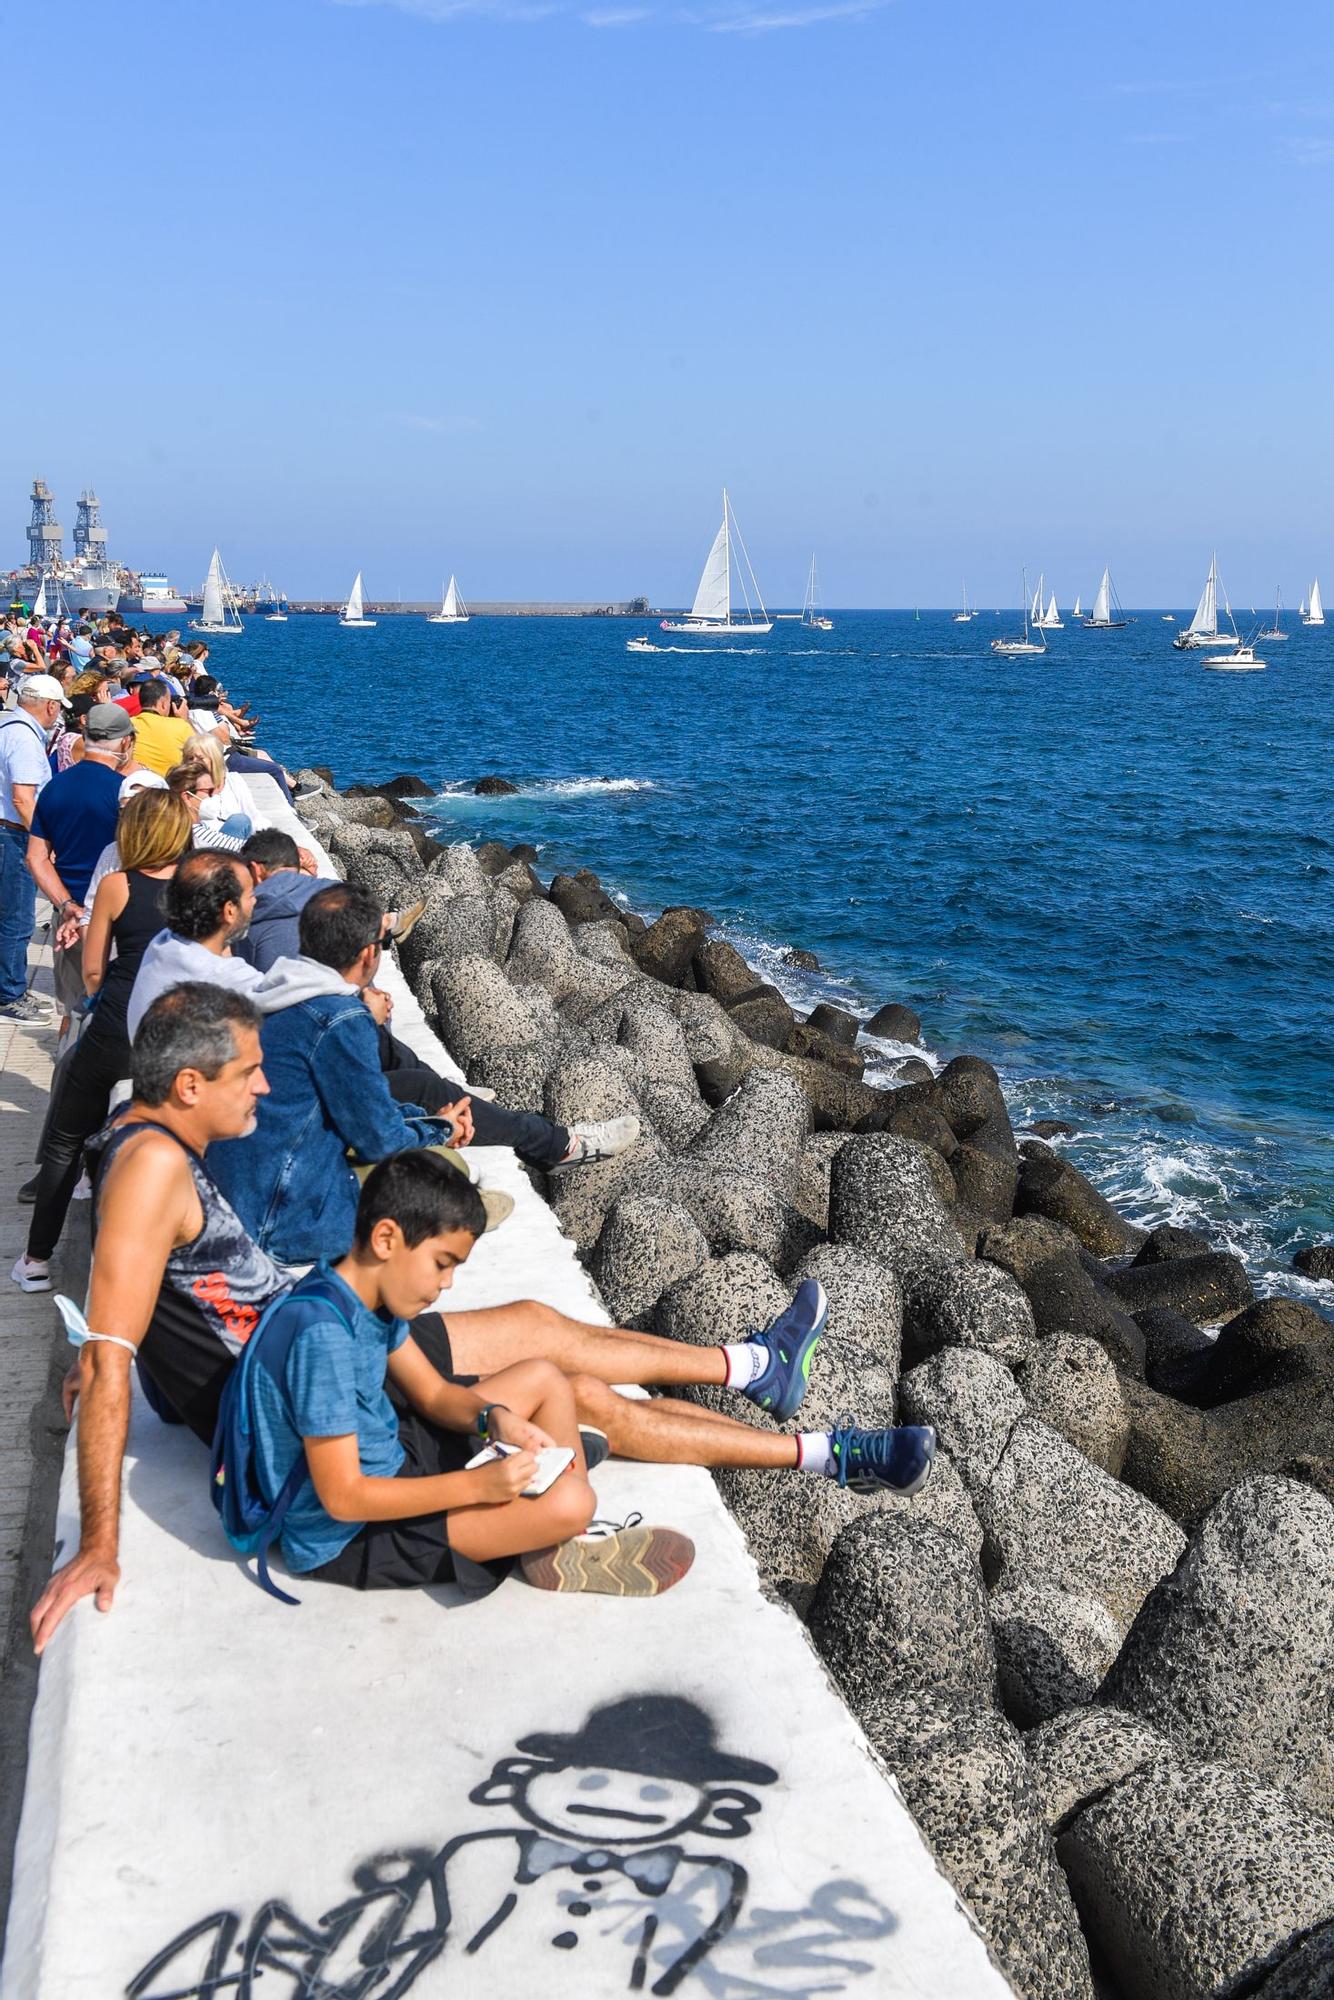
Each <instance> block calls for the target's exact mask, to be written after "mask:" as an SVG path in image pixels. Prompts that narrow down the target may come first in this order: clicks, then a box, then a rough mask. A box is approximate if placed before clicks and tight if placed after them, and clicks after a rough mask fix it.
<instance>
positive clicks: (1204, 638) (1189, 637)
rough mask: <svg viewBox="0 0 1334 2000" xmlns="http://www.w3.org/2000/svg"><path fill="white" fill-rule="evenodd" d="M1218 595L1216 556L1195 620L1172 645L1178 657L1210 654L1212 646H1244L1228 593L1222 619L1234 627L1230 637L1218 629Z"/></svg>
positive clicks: (1224, 595)
mask: <svg viewBox="0 0 1334 2000" xmlns="http://www.w3.org/2000/svg"><path fill="white" fill-rule="evenodd" d="M1218 592H1219V583H1218V557H1217V556H1216V555H1215V556H1213V557H1211V559H1210V562H1209V574H1208V576H1207V577H1206V578H1205V580H1204V589H1203V590H1202V591H1201V592H1200V601H1199V603H1198V604H1197V605H1196V606H1195V616H1194V617H1193V618H1192V619H1191V621H1190V624H1189V625H1188V626H1187V627H1186V629H1185V631H1184V632H1178V633H1177V635H1176V637H1175V638H1174V639H1173V641H1172V644H1173V645H1174V646H1175V647H1176V649H1177V651H1178V652H1179V653H1194V652H1199V651H1201V650H1203V651H1208V649H1209V647H1211V646H1219V647H1223V646H1226V647H1233V646H1239V645H1240V644H1241V634H1240V633H1239V632H1238V631H1237V627H1236V623H1235V621H1234V619H1233V617H1232V606H1231V605H1230V604H1229V603H1228V601H1227V592H1226V591H1224V592H1223V615H1224V616H1225V618H1226V619H1227V621H1228V623H1229V625H1231V626H1232V631H1231V633H1227V632H1220V631H1219V629H1218Z"/></svg>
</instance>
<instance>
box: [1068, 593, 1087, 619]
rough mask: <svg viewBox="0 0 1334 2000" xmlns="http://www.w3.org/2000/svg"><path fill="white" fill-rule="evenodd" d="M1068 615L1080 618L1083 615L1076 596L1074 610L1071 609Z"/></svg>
mask: <svg viewBox="0 0 1334 2000" xmlns="http://www.w3.org/2000/svg"><path fill="white" fill-rule="evenodd" d="M1070 616H1071V617H1072V618H1082V617H1083V616H1084V613H1083V611H1082V609H1081V608H1080V599H1079V598H1078V597H1076V599H1075V608H1074V610H1073V611H1072V612H1071V613H1070Z"/></svg>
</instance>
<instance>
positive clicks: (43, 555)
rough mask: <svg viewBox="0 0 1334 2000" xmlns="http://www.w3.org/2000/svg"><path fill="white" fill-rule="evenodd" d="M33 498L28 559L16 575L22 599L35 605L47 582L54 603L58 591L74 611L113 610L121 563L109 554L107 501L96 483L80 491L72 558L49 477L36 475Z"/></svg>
mask: <svg viewBox="0 0 1334 2000" xmlns="http://www.w3.org/2000/svg"><path fill="white" fill-rule="evenodd" d="M31 499H32V513H31V515H30V517H29V521H28V529H27V534H28V560H27V562H26V563H25V564H24V566H23V568H22V569H20V570H16V571H15V572H14V576H13V586H14V594H15V596H16V598H18V599H20V600H21V601H22V602H23V603H25V604H31V603H32V602H33V601H34V599H35V598H36V596H37V594H38V592H39V591H40V590H41V588H42V586H43V584H45V586H46V597H47V602H48V604H53V603H54V602H55V597H56V593H57V590H58V592H59V595H60V598H61V601H62V602H63V604H64V607H65V609H66V611H68V612H69V613H71V614H72V615H75V616H78V615H81V614H82V613H83V612H86V611H90V612H93V613H97V612H102V611H111V610H113V609H114V608H115V605H116V600H117V599H118V598H119V596H120V588H121V572H120V566H119V564H117V563H113V562H110V561H109V560H108V559H107V537H106V529H105V528H104V527H103V526H102V516H101V502H100V501H99V500H98V497H97V495H96V494H95V493H94V492H93V490H92V488H91V487H86V488H85V489H84V491H83V492H82V493H81V494H80V495H79V511H78V518H77V521H76V524H75V528H74V557H73V560H72V561H68V562H67V561H66V559H65V548H64V535H63V532H62V530H61V526H60V523H59V522H58V521H57V519H56V503H55V496H54V495H53V493H52V491H51V488H50V487H49V486H48V485H47V483H46V481H45V480H44V479H34V480H33V482H32V496H31Z"/></svg>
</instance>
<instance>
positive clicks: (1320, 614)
mask: <svg viewBox="0 0 1334 2000" xmlns="http://www.w3.org/2000/svg"><path fill="white" fill-rule="evenodd" d="M1324 622H1325V607H1324V605H1323V604H1322V603H1321V601H1320V578H1319V577H1317V578H1316V580H1315V582H1314V583H1313V584H1312V585H1311V601H1310V604H1309V605H1305V604H1304V605H1303V606H1302V624H1303V625H1323V624H1324Z"/></svg>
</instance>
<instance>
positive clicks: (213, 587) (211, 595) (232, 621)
mask: <svg viewBox="0 0 1334 2000" xmlns="http://www.w3.org/2000/svg"><path fill="white" fill-rule="evenodd" d="M244 629H245V628H244V627H243V626H242V624H241V614H240V612H239V611H238V610H237V608H236V606H235V604H234V603H233V601H232V587H231V584H230V583H229V582H228V581H227V572H226V570H225V569H224V568H223V566H222V557H221V556H220V555H219V554H218V551H217V550H216V549H214V551H213V560H212V562H211V563H210V564H209V566H208V575H207V576H206V577H205V578H204V605H203V616H202V617H200V618H192V619H191V620H190V630H191V631H192V632H207V633H208V635H209V637H210V638H212V639H217V638H220V637H221V636H222V634H223V633H224V632H240V631H243V630H244Z"/></svg>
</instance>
